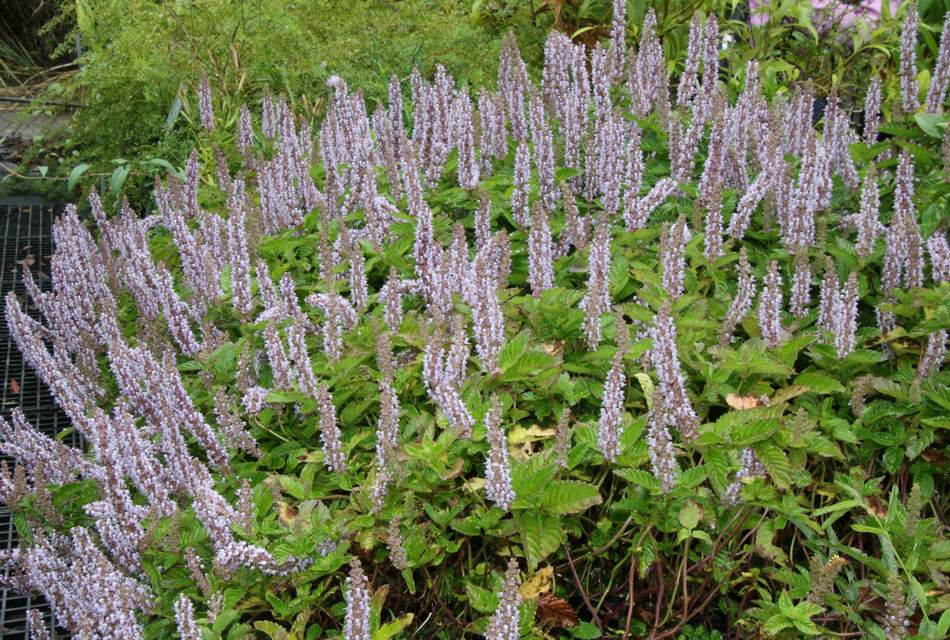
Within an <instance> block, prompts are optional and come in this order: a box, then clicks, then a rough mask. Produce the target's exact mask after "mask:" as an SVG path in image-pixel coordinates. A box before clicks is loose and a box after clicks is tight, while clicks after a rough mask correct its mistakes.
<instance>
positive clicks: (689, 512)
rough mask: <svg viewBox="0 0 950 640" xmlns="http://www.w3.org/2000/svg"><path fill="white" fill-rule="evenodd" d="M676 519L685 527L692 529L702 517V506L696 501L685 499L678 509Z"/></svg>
mask: <svg viewBox="0 0 950 640" xmlns="http://www.w3.org/2000/svg"><path fill="white" fill-rule="evenodd" d="M678 519H679V523H680V524H681V525H683V527H684V528H685V529H687V530H688V531H692V530H693V529H695V528H696V525H698V524H699V521H700V520H702V519H703V508H702V507H701V506H699V504H698V503H696V502H694V501H692V500H687V501H686V502H685V503H684V504H683V506H682V508H681V509H680V513H679V516H678Z"/></svg>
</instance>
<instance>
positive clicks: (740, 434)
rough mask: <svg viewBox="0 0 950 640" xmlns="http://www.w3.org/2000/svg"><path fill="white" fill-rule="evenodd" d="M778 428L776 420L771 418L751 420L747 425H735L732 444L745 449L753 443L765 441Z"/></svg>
mask: <svg viewBox="0 0 950 640" xmlns="http://www.w3.org/2000/svg"><path fill="white" fill-rule="evenodd" d="M778 428H779V422H778V420H773V419H771V418H761V419H758V420H753V421H752V422H749V423H748V424H742V425H737V426H736V427H734V428H733V429H732V442H733V444H736V445H738V446H741V447H746V446H748V445H750V444H752V443H754V442H759V441H761V440H766V439H767V438H768V437H769V436H771V435H772V434H773V433H775V432H776V431H778Z"/></svg>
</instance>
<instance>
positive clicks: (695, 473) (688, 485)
mask: <svg viewBox="0 0 950 640" xmlns="http://www.w3.org/2000/svg"><path fill="white" fill-rule="evenodd" d="M705 480H706V466H705V465H699V466H696V467H690V468H689V469H687V470H686V471H681V472H680V474H679V476H677V478H676V486H678V487H682V488H684V489H692V488H693V487H698V486H699V485H701V484H702V483H703V482H704V481H705Z"/></svg>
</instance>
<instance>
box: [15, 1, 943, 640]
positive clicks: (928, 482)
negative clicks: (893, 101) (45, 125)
mask: <svg viewBox="0 0 950 640" xmlns="http://www.w3.org/2000/svg"><path fill="white" fill-rule="evenodd" d="M614 10H615V14H614V22H613V26H612V29H611V34H612V36H611V38H610V40H609V41H608V42H606V43H601V44H598V45H597V46H595V47H594V48H593V49H589V48H587V47H586V46H584V45H579V44H575V43H574V42H572V41H571V40H570V39H568V38H567V37H565V36H564V35H562V34H558V33H553V34H552V35H551V37H550V38H549V40H548V42H547V46H546V50H545V66H544V71H543V77H542V81H541V84H540V86H537V85H535V84H534V83H532V82H531V80H530V78H529V75H528V73H527V69H526V66H525V64H524V62H523V60H522V59H521V56H520V54H519V51H518V47H517V45H516V43H515V42H514V40H513V39H508V40H507V41H506V43H505V46H504V47H503V51H502V56H501V60H500V64H499V72H498V87H497V90H495V91H488V90H481V91H480V92H479V93H478V95H477V96H473V95H471V94H470V93H469V91H468V90H467V89H466V88H465V87H462V86H459V85H458V84H457V83H456V81H455V80H454V79H453V78H452V77H451V76H450V75H449V74H448V73H446V72H445V70H444V69H439V70H438V71H437V72H436V74H435V76H434V77H433V78H431V79H426V78H423V77H422V76H421V75H420V74H413V76H412V77H411V78H410V81H409V86H408V95H405V91H404V87H403V86H402V85H401V84H400V82H399V81H398V79H394V80H393V82H392V84H391V88H390V96H389V100H388V104H387V105H378V106H377V107H376V109H375V110H374V111H373V112H372V114H370V113H369V111H368V110H367V105H366V103H365V101H364V100H363V98H362V96H361V95H360V94H359V93H358V92H356V93H354V92H351V91H350V90H349V88H348V87H347V84H346V82H345V81H344V80H343V79H341V78H338V77H333V78H331V81H330V83H329V84H330V88H331V90H332V99H331V101H330V104H329V106H328V112H327V115H326V117H325V119H324V120H323V121H322V122H320V123H319V125H314V124H313V123H311V122H310V121H308V120H298V119H297V118H296V117H295V116H294V114H293V113H292V112H291V109H290V107H289V106H288V103H287V101H286V100H285V99H283V98H282V97H276V98H275V97H273V96H266V97H265V99H264V101H263V104H262V107H261V110H260V116H259V118H258V117H257V116H256V115H255V114H252V113H251V111H250V109H243V110H241V114H240V117H239V118H238V119H237V121H236V123H235V126H236V135H235V138H236V146H235V148H234V149H228V150H220V151H219V152H218V153H217V154H216V155H215V157H214V162H213V163H212V164H211V165H210V166H208V165H204V166H203V165H202V163H201V162H199V156H198V154H197V153H196V154H195V155H193V156H192V159H191V161H190V162H189V164H188V166H187V168H186V170H185V172H184V176H183V177H177V176H175V175H172V176H169V178H168V180H167V181H165V182H158V183H157V184H156V188H155V199H156V204H157V213H156V214H154V215H152V216H149V217H146V218H138V217H136V216H135V214H134V213H133V212H132V211H131V210H130V209H129V208H128V207H125V206H124V207H121V208H120V210H119V211H118V212H117V213H116V214H115V215H113V216H109V215H107V213H106V212H105V211H104V209H103V207H102V205H101V203H100V201H99V199H98V197H97V196H96V195H95V194H94V195H93V197H92V198H91V199H90V207H91V211H92V217H93V221H94V228H92V225H88V226H87V225H86V224H84V223H83V222H82V221H81V219H80V218H79V216H78V214H77V210H76V208H75V207H70V208H68V209H67V212H66V213H65V215H64V216H63V217H62V218H61V219H60V220H59V221H58V222H57V224H56V243H57V252H56V255H55V257H54V259H53V264H52V268H51V274H50V276H51V281H52V289H51V290H49V291H43V290H41V289H40V288H39V286H38V285H37V284H35V283H34V281H33V280H32V278H31V277H30V276H29V274H26V283H27V289H28V291H29V297H30V299H31V300H32V304H33V305H35V307H36V308H37V309H38V312H39V314H40V319H39V320H38V319H36V318H34V317H31V316H30V315H29V313H27V311H26V310H25V307H24V304H23V303H24V302H25V301H21V300H18V299H17V297H16V296H15V295H14V294H11V296H10V297H9V298H8V299H7V301H6V314H7V316H6V317H7V322H8V325H9V329H10V333H11V335H13V337H14V339H15V340H16V341H17V344H18V345H19V347H20V349H21V351H22V352H23V354H24V357H25V358H26V360H27V361H28V362H29V363H30V364H31V365H32V366H33V367H34V368H35V370H36V372H37V374H38V375H39V376H40V377H41V378H42V379H43V380H44V381H45V383H46V384H47V385H49V387H50V389H51V391H52V393H53V395H54V397H55V398H56V400H57V402H58V403H59V406H60V407H61V408H62V410H63V411H64V412H65V413H66V414H67V416H68V417H69V418H70V420H71V421H72V424H73V426H74V427H75V428H76V429H77V430H78V431H79V432H80V433H81V434H82V435H83V437H84V439H85V442H86V443H87V444H88V447H87V450H86V451H79V450H76V449H71V448H68V447H65V446H64V445H62V444H61V443H59V442H57V441H55V440H52V439H50V438H48V437H46V436H43V435H42V434H41V433H40V432H38V431H37V430H35V429H34V428H33V427H32V426H31V425H29V424H28V423H27V422H26V420H25V419H23V417H22V415H20V414H16V413H15V414H14V416H13V419H12V424H8V423H7V422H0V430H2V442H0V449H2V450H3V451H4V452H5V453H6V454H8V455H11V456H14V457H15V458H16V459H17V460H18V464H17V466H16V467H15V468H13V469H10V468H9V467H8V466H6V465H5V466H4V467H3V469H2V474H0V495H2V497H3V500H4V501H5V502H6V503H7V504H10V505H11V506H13V507H14V508H16V509H17V510H18V513H19V514H22V515H21V517H20V518H19V519H18V522H19V523H20V526H21V532H22V534H23V536H24V539H25V540H24V544H23V545H22V546H21V547H20V548H18V549H17V550H15V551H12V552H8V553H7V554H6V555H5V556H4V561H5V562H6V564H7V565H8V567H9V570H10V571H9V576H10V578H9V579H8V580H7V582H8V586H13V587H17V588H20V589H29V590H36V591H39V592H41V593H43V595H45V596H46V597H47V598H48V599H50V600H51V601H52V602H53V604H54V605H55V607H56V611H57V615H58V616H59V620H60V622H61V623H62V624H63V625H64V626H66V627H68V628H69V629H70V630H71V631H72V632H73V633H75V634H77V635H78V636H80V637H83V638H114V637H122V638H157V637H173V636H174V635H175V634H178V635H179V636H180V637H183V638H189V639H190V638H208V637H213V638H216V637H227V638H243V637H251V636H253V635H254V634H255V632H257V633H259V634H263V635H265V636H267V637H270V638H308V639H309V638H317V637H343V638H347V639H348V640H354V639H359V640H367V639H370V638H373V639H377V640H379V639H385V638H393V637H398V636H400V635H402V636H403V637H419V636H420V635H421V636H427V637H435V638H457V637H462V636H463V635H466V634H468V635H471V634H476V635H477V634H481V635H484V636H485V637H488V638H491V639H492V640H498V639H505V640H513V639H515V638H546V637H554V636H559V637H567V636H572V637H577V638H597V637H623V638H629V637H640V636H644V635H649V637H651V638H654V639H659V638H669V637H674V636H676V635H677V634H678V633H680V632H681V631H683V630H684V629H685V628H686V625H687V624H690V623H694V624H695V623H700V624H702V625H703V626H704V627H705V628H707V629H709V630H712V629H719V630H720V631H722V632H725V633H727V634H730V636H733V637H754V636H757V635H758V634H760V633H767V634H770V635H776V636H785V637H798V636H800V635H813V636H818V635H836V634H839V635H853V634H864V635H867V636H868V637H888V638H900V637H907V636H908V635H909V634H910V633H914V634H918V635H920V636H922V637H928V638H936V637H939V636H941V635H942V634H943V633H945V632H946V630H947V628H948V626H950V614H948V613H946V611H947V609H948V604H950V603H948V597H950V594H948V592H947V588H946V579H945V577H944V572H945V571H947V570H948V569H950V567H948V566H947V562H948V554H947V549H946V544H945V542H944V541H942V539H941V526H942V525H940V524H939V523H940V522H942V519H943V517H944V515H945V507H946V505H945V504H944V501H943V499H942V497H941V490H942V487H943V486H944V481H945V479H946V477H945V474H946V469H945V467H942V466H941V465H942V462H941V461H942V459H943V458H944V456H945V454H946V449H947V440H946V435H945V434H946V428H947V426H948V423H947V420H946V417H945V413H946V411H947V410H948V409H950V396H948V392H947V389H948V386H947V383H948V380H950V379H948V376H950V373H948V372H945V371H943V365H944V360H945V355H946V349H947V330H948V329H950V307H948V305H947V294H948V293H950V290H948V288H950V284H947V281H948V279H950V248H948V244H947V236H946V233H947V229H946V222H945V216H942V215H941V212H942V211H943V208H944V207H945V204H946V197H947V194H948V192H950V189H948V188H947V186H946V184H947V183H946V181H945V178H944V175H943V174H942V172H943V166H944V160H943V156H942V155H941V145H942V148H943V149H947V148H950V143H946V142H941V140H940V138H941V137H942V136H945V134H944V133H943V131H944V130H945V129H946V122H945V118H944V116H943V115H942V108H943V104H944V102H945V98H946V89H947V83H948V80H950V74H948V73H946V68H948V65H950V47H943V46H942V47H941V56H940V57H939V59H938V60H937V68H936V69H935V71H934V73H933V78H934V83H932V84H931V85H930V87H929V88H928V93H927V99H926V100H925V102H924V103H923V104H921V103H920V95H919V87H918V86H917V84H916V74H914V73H913V68H914V66H915V60H914V48H913V46H912V45H913V43H912V40H913V33H912V30H913V29H914V28H915V26H914V25H915V23H914V20H913V19H912V17H910V16H909V17H908V19H907V22H906V25H907V26H905V38H904V40H905V42H910V43H911V44H910V45H909V46H905V48H904V49H903V50H902V51H901V54H900V55H901V60H902V68H903V69H904V71H905V75H904V77H903V78H902V83H901V89H902V91H903V93H902V94H901V104H900V105H899V106H895V107H894V109H893V111H895V112H896V113H903V114H904V115H903V116H900V117H899V118H897V119H896V120H893V121H888V122H886V123H883V124H882V123H881V120H880V110H881V104H882V92H881V85H880V83H878V82H876V81H871V82H870V83H869V87H868V93H867V98H866V105H867V112H866V114H865V118H864V122H865V125H864V127H863V130H862V131H855V130H854V129H853V127H852V123H851V117H850V114H849V113H848V112H847V111H845V109H844V107H843V106H842V105H841V104H840V102H839V101H838V100H837V98H836V97H835V96H834V95H832V96H831V97H830V98H829V101H828V106H827V108H826V109H825V111H824V115H823V119H822V122H821V123H820V127H819V128H815V126H814V124H813V119H812V114H813V112H814V108H813V101H814V98H815V96H814V95H813V94H812V93H811V92H810V90H809V88H808V87H797V88H796V89H795V91H794V92H793V93H792V94H791V95H790V96H785V97H783V96H779V97H777V98H775V99H774V100H772V101H769V100H766V98H765V96H764V94H763V91H762V83H761V79H760V76H759V69H758V66H757V64H756V62H755V61H752V62H750V63H749V65H748V67H747V69H746V73H745V80H744V87H743V88H742V89H741V91H740V92H739V94H738V95H737V96H735V97H733V96H731V95H729V94H727V93H726V91H725V88H724V87H723V85H722V84H721V83H720V81H719V80H720V79H719V65H718V60H719V55H720V47H719V35H718V33H719V32H718V23H717V21H716V19H715V17H714V16H705V17H704V16H702V15H699V14H697V15H696V16H695V17H694V19H693V21H692V27H691V29H690V36H689V47H688V57H687V59H686V60H685V62H684V64H683V66H682V69H683V72H682V73H681V74H679V75H678V76H676V77H671V76H670V75H669V74H668V72H667V71H668V69H669V68H670V67H669V65H668V64H667V60H666V59H665V57H664V54H663V48H662V43H661V41H660V39H659V37H658V35H657V32H656V29H655V26H656V25H655V17H654V16H653V14H652V13H651V14H648V15H647V17H646V19H645V22H644V24H643V26H642V31H641V33H642V35H641V37H640V38H639V40H638V41H637V42H636V46H635V47H633V48H631V49H628V48H627V43H626V41H625V29H624V25H625V13H624V11H625V3H624V2H622V1H621V2H617V3H616V4H615V9H614ZM671 84H675V91H671ZM201 86H202V95H201V97H200V100H199V103H198V109H199V112H200V121H201V123H202V125H203V127H204V128H205V129H206V131H207V132H208V134H211V133H213V132H214V131H215V130H216V129H217V128H219V127H220V126H222V123H220V122H219V121H218V120H217V119H216V118H215V113H214V106H215V96H214V95H212V92H211V90H210V87H209V85H208V84H207V83H202V85H201ZM733 98H734V99H733ZM909 107H910V108H909ZM918 107H919V108H920V111H919V112H918V111H916V109H918ZM312 126H316V127H317V128H316V129H315V130H314V129H312V128H311V127H312Z"/></svg>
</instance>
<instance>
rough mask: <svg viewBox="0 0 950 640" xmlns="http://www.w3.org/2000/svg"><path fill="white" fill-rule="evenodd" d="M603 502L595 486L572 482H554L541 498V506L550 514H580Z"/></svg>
mask: <svg viewBox="0 0 950 640" xmlns="http://www.w3.org/2000/svg"><path fill="white" fill-rule="evenodd" d="M602 501H603V500H602V499H601V497H600V492H599V491H598V490H597V486H596V485H593V484H588V483H586V482H576V481H573V480H555V481H554V482H551V483H550V484H548V486H547V488H546V489H545V490H544V494H543V495H542V496H541V505H542V506H543V507H544V508H545V509H547V510H548V511H550V512H551V513H559V514H568V513H581V512H582V511H586V510H587V509H589V508H590V507H592V506H594V505H595V504H600V503H601V502H602Z"/></svg>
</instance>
